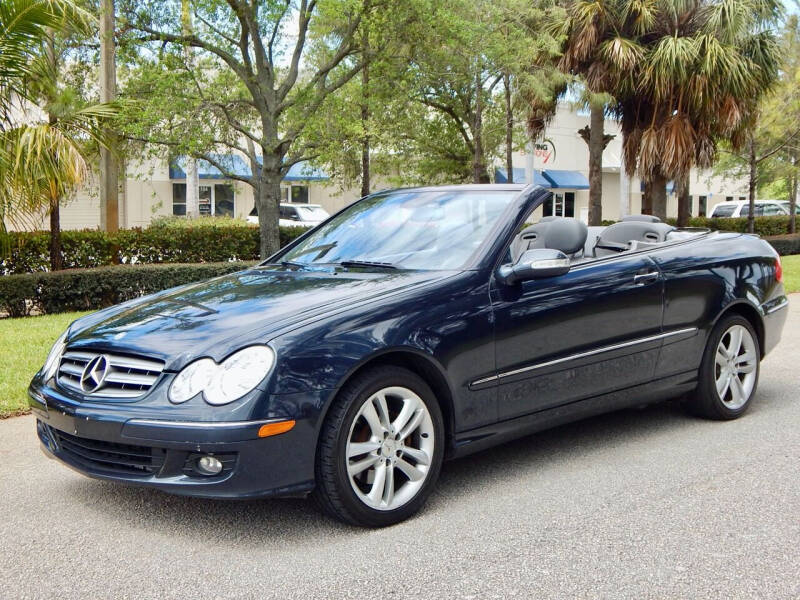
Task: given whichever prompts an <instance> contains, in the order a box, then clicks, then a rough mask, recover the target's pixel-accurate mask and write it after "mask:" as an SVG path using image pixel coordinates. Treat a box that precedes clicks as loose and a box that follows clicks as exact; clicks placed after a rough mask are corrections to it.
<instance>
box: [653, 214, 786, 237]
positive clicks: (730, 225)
mask: <svg viewBox="0 0 800 600" xmlns="http://www.w3.org/2000/svg"><path fill="white" fill-rule="evenodd" d="M667 222H668V223H670V224H671V225H675V222H676V220H675V219H667ZM689 227H703V228H707V229H712V230H715V231H736V232H738V233H745V232H747V218H743V219H742V218H736V219H730V218H728V219H711V218H708V217H692V218H690V219H689ZM754 228H755V233H757V234H758V235H760V236H761V237H767V236H771V235H784V234H787V233H789V217H788V215H787V216H780V217H756V218H755V222H754Z"/></svg>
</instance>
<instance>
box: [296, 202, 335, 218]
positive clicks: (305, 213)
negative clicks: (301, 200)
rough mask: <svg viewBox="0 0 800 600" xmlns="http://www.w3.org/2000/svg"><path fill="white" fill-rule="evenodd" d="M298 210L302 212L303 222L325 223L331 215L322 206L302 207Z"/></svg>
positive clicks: (298, 207)
mask: <svg viewBox="0 0 800 600" xmlns="http://www.w3.org/2000/svg"><path fill="white" fill-rule="evenodd" d="M296 208H297V210H298V211H299V212H300V218H301V219H302V220H303V221H324V220H325V219H327V218H328V217H330V215H329V214H328V213H327V212H326V211H325V209H323V208H322V207H320V206H300V205H298V206H297V207H296Z"/></svg>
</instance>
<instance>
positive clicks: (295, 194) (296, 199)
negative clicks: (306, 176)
mask: <svg viewBox="0 0 800 600" xmlns="http://www.w3.org/2000/svg"><path fill="white" fill-rule="evenodd" d="M291 202H292V203H293V204H308V186H307V185H293V186H292V188H291Z"/></svg>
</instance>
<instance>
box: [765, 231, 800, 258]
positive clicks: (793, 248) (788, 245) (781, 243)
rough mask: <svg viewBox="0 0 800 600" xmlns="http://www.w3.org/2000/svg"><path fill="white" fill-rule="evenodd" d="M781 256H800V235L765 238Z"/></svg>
mask: <svg viewBox="0 0 800 600" xmlns="http://www.w3.org/2000/svg"><path fill="white" fill-rule="evenodd" d="M764 239H765V240H767V241H768V242H769V243H770V244H772V247H773V248H775V251H776V252H777V253H778V254H780V255H781V256H785V255H788V254H800V233H795V234H791V235H778V236H772V237H767V238H764Z"/></svg>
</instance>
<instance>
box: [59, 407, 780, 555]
mask: <svg viewBox="0 0 800 600" xmlns="http://www.w3.org/2000/svg"><path fill="white" fill-rule="evenodd" d="M765 395H766V394H761V396H762V398H763V397H764V396H765ZM773 400H774V398H773ZM771 407H772V408H777V407H776V406H774V405H772V406H771V403H770V402H764V401H762V402H756V403H754V405H753V406H752V407H751V411H750V413H749V414H748V415H747V416H753V415H756V414H758V413H760V412H762V411H769V410H770V408H771ZM747 416H746V417H745V418H747ZM714 425H715V424H714V423H712V422H708V421H703V420H700V419H695V418H692V417H687V416H686V414H685V413H684V411H683V410H682V409H681V407H680V406H679V404H678V403H677V402H666V403H661V404H656V405H652V406H648V407H645V408H642V409H638V410H637V409H633V410H623V411H619V412H615V413H610V414H606V415H602V416H599V417H594V418H591V419H587V420H584V421H579V422H577V423H572V424H569V425H564V426H561V427H558V428H556V429H552V430H548V431H544V432H541V433H538V434H534V435H531V436H528V437H525V438H522V439H519V440H516V441H512V442H509V443H507V444H504V445H502V446H499V447H497V448H492V449H490V450H486V451H484V452H480V453H477V454H474V455H471V456H468V457H465V458H462V459H458V460H454V461H449V462H446V463H445V464H444V467H443V469H442V474H441V477H440V480H439V484H438V486H437V489H436V490H435V491H434V493H433V495H432V497H431V499H430V501H429V502H428V504H427V506H426V508H425V509H424V510H423V511H422V513H421V514H420V515H419V516H418V517H417V518H419V519H426V518H442V517H443V515H444V514H445V511H446V510H447V508H448V506H451V505H453V504H455V503H459V502H467V501H468V498H469V497H470V496H473V495H476V494H481V495H485V494H491V493H492V490H493V489H498V488H497V487H496V486H503V485H504V483H505V482H513V481H514V480H516V479H518V478H519V477H521V476H523V475H524V474H529V473H530V472H531V471H536V470H538V469H544V468H547V469H558V468H559V465H560V464H561V465H563V464H566V463H567V462H569V461H571V460H573V459H575V457H576V456H581V457H583V459H584V460H591V455H592V454H599V453H602V452H604V451H606V450H610V449H611V448H613V447H614V446H617V445H619V444H624V443H628V442H632V441H635V440H637V439H648V440H650V441H654V440H651V438H657V437H659V436H661V435H666V436H669V435H672V434H676V433H677V432H678V431H679V430H680V429H682V428H688V427H693V428H696V429H697V430H698V431H699V432H701V431H702V429H703V428H704V427H713V426H714ZM587 456H588V458H587ZM66 487H67V488H68V489H67V490H65V492H66V494H67V495H69V496H70V497H72V498H73V499H75V500H77V501H79V502H80V503H81V504H82V505H83V506H84V507H88V508H90V509H92V510H93V511H95V512H96V513H97V514H98V518H101V519H104V520H108V519H111V520H116V521H118V522H119V525H125V526H128V527H142V528H144V527H146V528H149V529H153V528H155V530H156V531H158V532H161V533H162V534H165V535H169V536H186V537H190V538H196V539H197V541H198V542H204V543H220V542H222V543H228V542H236V543H237V544H253V545H261V544H268V545H273V544H274V545H282V544H289V543H291V544H301V545H302V544H304V543H308V544H315V543H318V541H319V539H320V537H319V536H320V535H324V536H325V537H326V539H331V538H332V537H341V538H342V539H346V538H349V537H354V536H363V535H380V533H379V532H369V531H366V530H363V529H360V528H355V527H350V526H347V525H343V524H340V523H338V522H336V521H334V520H332V519H330V518H328V517H326V516H324V515H323V514H322V513H321V512H320V511H319V510H318V509H317V508H316V506H315V505H314V503H313V501H311V500H310V499H276V500H242V501H237V500H208V499H199V498H184V497H180V496H172V495H169V494H165V493H163V492H159V491H156V490H150V489H147V488H137V487H128V486H123V485H119V484H114V483H109V482H103V481H97V480H92V479H88V478H80V479H78V478H70V479H69V481H68V482H67V483H66ZM396 527H403V524H400V525H398V526H396Z"/></svg>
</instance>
